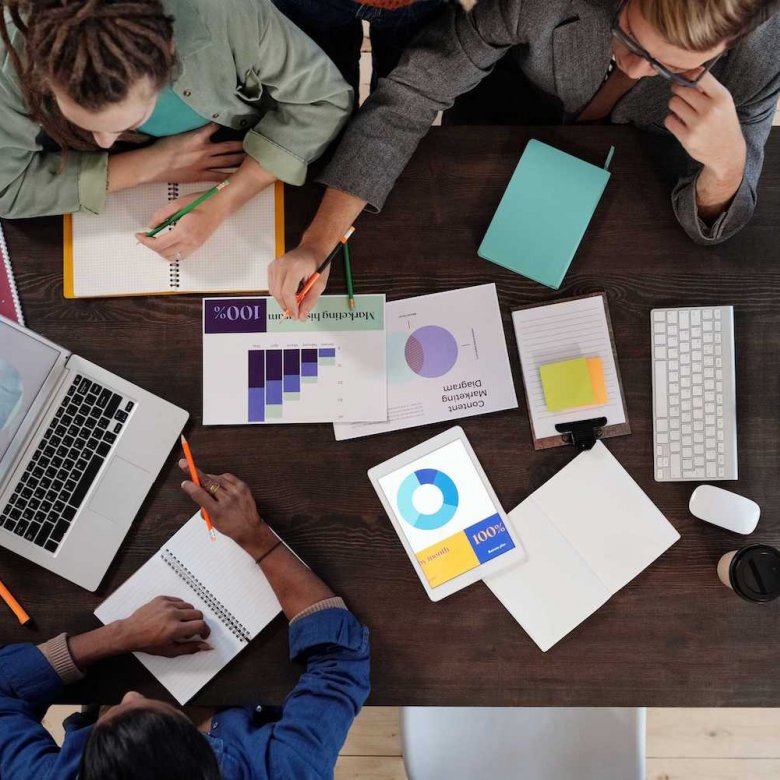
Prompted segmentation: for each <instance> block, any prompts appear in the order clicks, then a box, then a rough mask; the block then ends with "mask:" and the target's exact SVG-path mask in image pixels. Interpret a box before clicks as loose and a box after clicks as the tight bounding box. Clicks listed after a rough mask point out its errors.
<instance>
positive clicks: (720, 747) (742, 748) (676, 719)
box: [44, 706, 780, 780]
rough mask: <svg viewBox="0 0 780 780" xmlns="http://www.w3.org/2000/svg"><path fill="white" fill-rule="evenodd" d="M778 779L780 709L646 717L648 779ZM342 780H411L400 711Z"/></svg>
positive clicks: (365, 729)
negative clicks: (404, 754)
mask: <svg viewBox="0 0 780 780" xmlns="http://www.w3.org/2000/svg"><path fill="white" fill-rule="evenodd" d="M75 709H76V708H74V707H66V706H56V707H52V708H51V710H49V713H48V714H47V716H46V718H45V719H44V724H45V725H46V726H47V727H48V728H49V730H50V731H51V732H52V734H53V735H54V737H55V739H56V740H57V741H58V742H59V743H60V744H61V743H62V728H61V726H60V724H61V722H62V720H63V718H64V717H67V716H68V715H69V714H70V713H71V712H73V711H74V710H75ZM778 778H780V709H726V708H722V709H717V708H714V709H652V708H651V709H649V710H648V711H647V774H646V780H778ZM336 780H407V779H406V772H405V771H404V762H403V758H402V757H401V729H400V710H399V709H398V708H397V707H366V708H365V709H364V710H363V712H362V713H361V714H360V716H359V717H358V719H357V720H356V721H355V725H354V726H353V727H352V731H351V732H350V734H349V738H348V739H347V742H346V744H345V745H344V748H343V750H342V751H341V757H340V758H339V762H338V764H337V765H336ZM415 780H428V778H419V779H418V778H415ZM436 780H438V778H436ZM523 780H534V778H523Z"/></svg>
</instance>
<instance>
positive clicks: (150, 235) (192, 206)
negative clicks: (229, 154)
mask: <svg viewBox="0 0 780 780" xmlns="http://www.w3.org/2000/svg"><path fill="white" fill-rule="evenodd" d="M228 184H230V179H225V181H223V182H220V183H219V184H217V186H216V187H212V188H211V189H210V190H209V191H208V192H204V193H203V195H201V196H200V197H199V198H196V199H195V200H193V201H192V203H190V204H188V205H187V206H185V207H184V208H183V209H179V210H178V211H177V212H176V213H175V214H173V215H172V216H170V217H168V219H166V220H165V222H161V223H160V224H159V225H158V226H157V227H156V228H154V229H153V230H150V231H149V232H148V233H147V234H146V236H147V238H154V236H156V235H157V234H158V233H159V232H160V231H161V230H165V228H167V227H170V226H171V225H173V223H174V222H178V221H179V220H180V219H181V218H182V217H183V216H184V215H185V214H189V213H190V212H191V211H192V210H193V209H196V208H198V206H200V204H201V203H203V202H204V201H206V200H208V199H209V198H213V197H214V195H216V194H217V193H218V192H222V190H224V189H225V187H227V186H228Z"/></svg>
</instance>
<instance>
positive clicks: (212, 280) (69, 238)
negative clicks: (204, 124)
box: [64, 182, 284, 298]
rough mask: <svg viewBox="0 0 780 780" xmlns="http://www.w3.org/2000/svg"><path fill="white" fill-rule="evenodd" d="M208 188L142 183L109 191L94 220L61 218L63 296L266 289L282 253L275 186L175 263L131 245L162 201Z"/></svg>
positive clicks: (83, 216) (281, 221)
mask: <svg viewBox="0 0 780 780" xmlns="http://www.w3.org/2000/svg"><path fill="white" fill-rule="evenodd" d="M212 186H213V185H212V184H202V183H200V184H198V183H196V184H168V185H166V184H148V185H144V186H141V187H135V188H134V189H131V190H126V191H124V192H117V193H112V194H110V195H109V196H108V200H107V202H106V209H105V211H104V212H103V213H102V214H100V215H98V216H96V215H94V214H72V215H70V214H69V215H66V216H65V241H64V245H65V253H64V254H65V263H64V265H65V284H64V288H65V297H66V298H100V297H113V296H120V295H159V294H164V293H168V294H172V293H194V292H203V293H206V292H255V291H260V290H267V289H268V266H269V265H270V263H271V262H272V261H273V260H274V258H276V257H278V256H279V255H281V254H284V198H283V192H284V189H283V186H284V185H282V183H281V182H279V183H277V185H276V186H275V187H269V188H267V189H266V190H265V191H263V192H261V193H260V194H259V195H258V196H257V197H255V198H253V199H252V200H251V201H250V202H249V203H247V204H246V205H245V206H244V207H243V208H242V209H241V210H240V211H239V212H238V213H236V214H233V215H231V216H230V217H229V218H228V219H227V220H225V222H224V223H223V224H222V225H221V226H220V228H219V230H218V231H217V232H216V233H215V234H214V235H213V236H212V237H211V238H210V239H209V240H208V241H207V242H206V243H205V244H204V245H203V246H202V247H201V248H200V249H199V250H197V251H196V252H194V253H193V254H192V255H190V256H189V257H187V258H185V259H184V260H182V261H181V262H172V263H169V262H167V261H165V260H164V259H162V258H161V257H160V256H159V255H157V254H156V253H154V252H152V251H151V250H149V249H147V248H146V247H145V246H142V245H138V244H137V241H136V238H135V234H136V233H139V232H142V231H144V230H148V229H149V220H150V218H151V216H152V214H154V213H155V212H156V211H157V210H158V209H160V208H161V207H162V206H164V205H165V203H166V201H173V200H176V199H177V198H180V197H182V196H184V195H188V194H191V193H195V192H203V191H205V190H208V189H210V188H211V187H212ZM214 197H216V198H218V197H220V195H219V194H217V195H215V196H214ZM160 235H161V236H162V235H164V233H161V234H160Z"/></svg>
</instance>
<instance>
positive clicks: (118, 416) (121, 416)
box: [114, 409, 127, 423]
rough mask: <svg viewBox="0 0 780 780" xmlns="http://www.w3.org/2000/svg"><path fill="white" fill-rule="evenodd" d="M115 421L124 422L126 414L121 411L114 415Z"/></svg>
mask: <svg viewBox="0 0 780 780" xmlns="http://www.w3.org/2000/svg"><path fill="white" fill-rule="evenodd" d="M114 417H115V419H117V420H119V422H122V423H123V422H125V420H127V413H126V412H123V411H122V410H121V409H120V410H119V411H118V412H117V413H116V414H115V415H114Z"/></svg>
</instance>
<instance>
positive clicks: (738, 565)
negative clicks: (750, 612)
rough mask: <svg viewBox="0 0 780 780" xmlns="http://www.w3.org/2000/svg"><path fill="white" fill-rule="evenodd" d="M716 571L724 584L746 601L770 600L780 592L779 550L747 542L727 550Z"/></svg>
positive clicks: (762, 602) (758, 602) (760, 601)
mask: <svg viewBox="0 0 780 780" xmlns="http://www.w3.org/2000/svg"><path fill="white" fill-rule="evenodd" d="M718 574H719V576H720V578H721V580H722V581H723V584H724V585H728V586H729V587H730V588H731V589H732V590H733V591H734V593H736V594H737V595H738V596H741V597H742V598H743V599H745V600H746V601H750V602H753V603H754V604H756V603H757V604H764V603H766V602H767V601H772V600H773V599H776V598H778V597H779V596H780V550H777V549H775V548H774V547H770V546H769V545H768V544H751V545H748V546H747V547H743V548H742V549H741V550H736V551H734V552H730V553H727V554H726V555H724V556H723V558H721V561H720V563H719V564H718ZM727 579H728V581H727Z"/></svg>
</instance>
